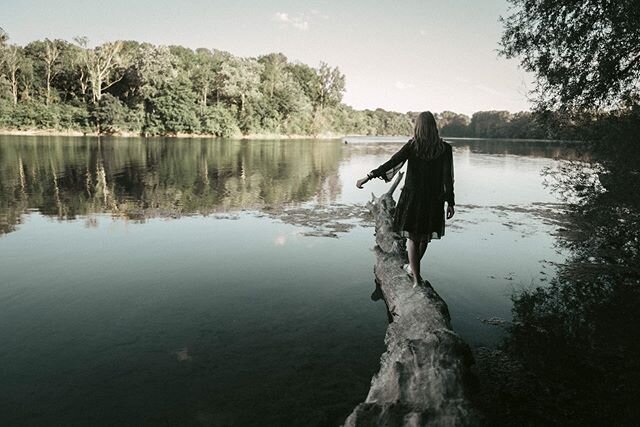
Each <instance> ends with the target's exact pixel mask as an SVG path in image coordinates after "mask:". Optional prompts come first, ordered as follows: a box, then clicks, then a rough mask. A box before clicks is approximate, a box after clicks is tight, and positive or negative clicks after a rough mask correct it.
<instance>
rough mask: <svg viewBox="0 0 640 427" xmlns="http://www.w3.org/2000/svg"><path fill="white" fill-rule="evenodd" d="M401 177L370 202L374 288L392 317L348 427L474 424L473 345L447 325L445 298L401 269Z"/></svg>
mask: <svg viewBox="0 0 640 427" xmlns="http://www.w3.org/2000/svg"><path fill="white" fill-rule="evenodd" d="M401 178H402V174H399V175H398V177H397V178H396V180H395V182H394V183H393V185H392V186H391V189H390V190H389V191H388V192H387V193H385V194H383V195H382V196H381V197H380V198H376V197H375V196H373V198H372V201H371V202H370V204H369V208H370V210H371V211H372V213H373V215H374V218H375V223H376V243H377V245H376V247H375V254H376V264H375V266H374V273H375V280H376V285H377V286H378V288H377V290H376V292H379V291H381V296H382V297H383V298H384V301H385V303H386V304H387V309H388V317H389V321H390V323H389V327H388V328H387V333H386V336H385V343H386V345H387V351H386V352H385V353H384V354H383V355H382V357H381V358H380V370H379V371H378V373H377V374H376V375H375V376H374V378H373V380H372V381H371V388H370V389H369V394H368V395H367V398H366V399H365V401H364V402H363V403H361V404H359V405H358V406H357V407H356V408H355V409H354V410H353V412H352V413H351V415H350V416H349V417H348V418H347V420H346V421H345V426H368V425H384V426H424V425H428V426H475V425H479V424H480V419H479V415H478V413H477V412H476V410H475V409H474V407H473V406H472V404H471V402H470V400H469V390H468V387H469V380H470V379H472V378H473V377H472V374H471V372H470V366H471V365H472V364H473V358H472V355H471V351H470V349H469V347H468V346H467V344H466V343H465V342H464V341H463V340H462V339H461V338H460V337H459V336H458V335H457V334H456V333H455V332H453V331H452V329H451V324H450V317H449V310H448V308H447V305H446V303H445V302H444V301H443V300H442V298H440V296H439V295H438V294H437V293H436V291H435V290H434V289H433V288H432V287H431V286H430V285H429V284H425V285H423V286H420V287H418V288H413V287H412V281H411V279H410V278H409V276H408V275H407V274H406V273H405V272H404V270H403V268H402V267H403V265H404V264H406V263H407V262H408V259H407V252H406V249H405V242H404V239H403V238H401V237H400V236H399V235H398V234H397V233H394V232H393V231H392V224H393V211H394V208H395V202H394V200H393V198H392V194H393V191H394V190H395V189H396V187H397V185H398V183H399V182H400V179H401Z"/></svg>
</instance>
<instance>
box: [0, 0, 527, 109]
mask: <svg viewBox="0 0 640 427" xmlns="http://www.w3.org/2000/svg"><path fill="white" fill-rule="evenodd" d="M507 12H508V4H507V2H506V0H482V1H477V0H440V1H433V0H342V1H329V0H325V1H320V0H316V1H307V0H290V1H266V0H262V1H260V0H209V1H206V0H153V1H149V0H144V1H143V0H109V1H95V0H57V1H51V0H20V1H17V0H2V6H1V7H0V27H2V28H4V30H5V31H6V32H7V33H9V36H10V42H11V43H16V44H19V45H25V44H26V43H28V42H30V41H33V40H38V39H43V38H45V37H48V38H62V39H66V40H69V41H71V40H73V37H75V36H79V35H80V36H87V37H88V38H89V41H90V45H95V44H99V43H103V42H106V41H112V40H117V39H122V40H137V41H146V42H150V43H154V44H159V45H170V44H178V45H183V46H187V47H190V48H194V49H195V48H198V47H205V48H211V49H214V48H215V49H221V50H226V51H228V52H231V53H233V54H234V55H238V56H248V57H257V56H259V55H263V54H266V53H271V52H281V53H283V54H285V55H286V56H287V58H289V60H290V61H300V62H303V63H306V64H308V65H311V66H314V67H317V66H318V65H319V64H320V61H324V62H326V63H328V64H329V65H331V66H337V67H338V68H339V69H340V70H341V71H342V72H343V73H344V74H345V76H346V92H345V95H344V99H343V101H344V102H345V103H346V104H348V105H351V106H352V107H354V108H357V109H365V108H369V109H375V108H384V109H386V110H393V111H400V112H407V111H423V110H430V111H433V112H441V111H444V110H450V111H455V112H459V113H464V114H469V115H470V114H472V113H473V112H475V111H479V110H509V111H512V112H515V111H522V110H528V109H530V103H529V102H528V101H527V93H528V91H529V90H531V89H532V88H533V86H532V81H533V77H532V76H531V75H530V74H528V73H526V72H525V71H523V70H522V69H520V68H519V67H518V62H517V61H516V60H507V59H505V58H503V57H499V56H498V52H497V49H498V48H499V46H498V42H499V40H500V35H501V32H502V26H501V24H500V22H499V16H500V15H506V14H507Z"/></svg>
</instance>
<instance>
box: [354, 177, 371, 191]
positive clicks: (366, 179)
mask: <svg viewBox="0 0 640 427" xmlns="http://www.w3.org/2000/svg"><path fill="white" fill-rule="evenodd" d="M367 181H369V178H368V177H364V178H360V179H359V180H357V181H356V187H358V188H362V186H363V185H364V183H365V182H367Z"/></svg>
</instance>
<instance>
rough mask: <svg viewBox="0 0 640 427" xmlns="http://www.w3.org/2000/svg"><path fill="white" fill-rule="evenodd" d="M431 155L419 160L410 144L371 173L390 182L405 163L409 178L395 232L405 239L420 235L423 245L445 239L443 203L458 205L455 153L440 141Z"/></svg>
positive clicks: (397, 208) (399, 200)
mask: <svg viewBox="0 0 640 427" xmlns="http://www.w3.org/2000/svg"><path fill="white" fill-rule="evenodd" d="M439 144H441V145H440V146H436V149H435V150H432V154H431V155H429V156H427V157H424V155H422V156H419V155H418V152H417V150H416V148H415V143H414V140H413V139H411V140H409V141H408V142H407V143H406V144H405V145H404V146H403V147H402V148H401V149H400V150H399V151H398V152H397V153H395V154H394V155H393V156H392V157H391V159H389V160H388V161H387V162H385V163H383V164H382V165H380V166H379V167H378V168H377V169H374V170H372V171H371V174H372V175H373V176H374V177H378V178H381V179H383V180H384V181H386V182H389V181H391V179H392V178H393V176H394V175H395V174H396V173H397V172H398V171H399V170H400V169H401V168H402V166H403V165H404V163H405V162H408V165H407V175H406V177H405V181H404V187H403V188H402V192H401V193H400V198H399V199H398V204H397V206H396V210H395V213H394V217H393V230H394V231H395V232H397V233H399V234H400V235H402V236H403V237H410V235H414V236H415V235H417V236H419V237H420V240H422V241H428V242H429V241H431V239H440V238H441V237H442V236H444V223H445V212H444V202H445V201H446V202H447V203H448V204H449V206H453V205H454V204H455V198H454V193H453V151H452V149H451V144H449V143H448V142H446V141H444V140H443V139H440V140H439Z"/></svg>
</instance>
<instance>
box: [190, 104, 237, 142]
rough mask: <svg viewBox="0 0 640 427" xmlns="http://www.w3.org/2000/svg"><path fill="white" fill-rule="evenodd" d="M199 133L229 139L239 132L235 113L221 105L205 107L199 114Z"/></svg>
mask: <svg viewBox="0 0 640 427" xmlns="http://www.w3.org/2000/svg"><path fill="white" fill-rule="evenodd" d="M199 118H200V133H203V134H210V135H215V136H219V137H223V138H229V137H232V136H234V135H237V134H238V133H239V132H240V129H239V128H238V123H237V121H236V112H235V111H234V110H233V109H231V108H227V107H225V106H223V105H214V106H213V107H206V108H205V109H204V110H203V111H202V112H201V113H200V114H199Z"/></svg>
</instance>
